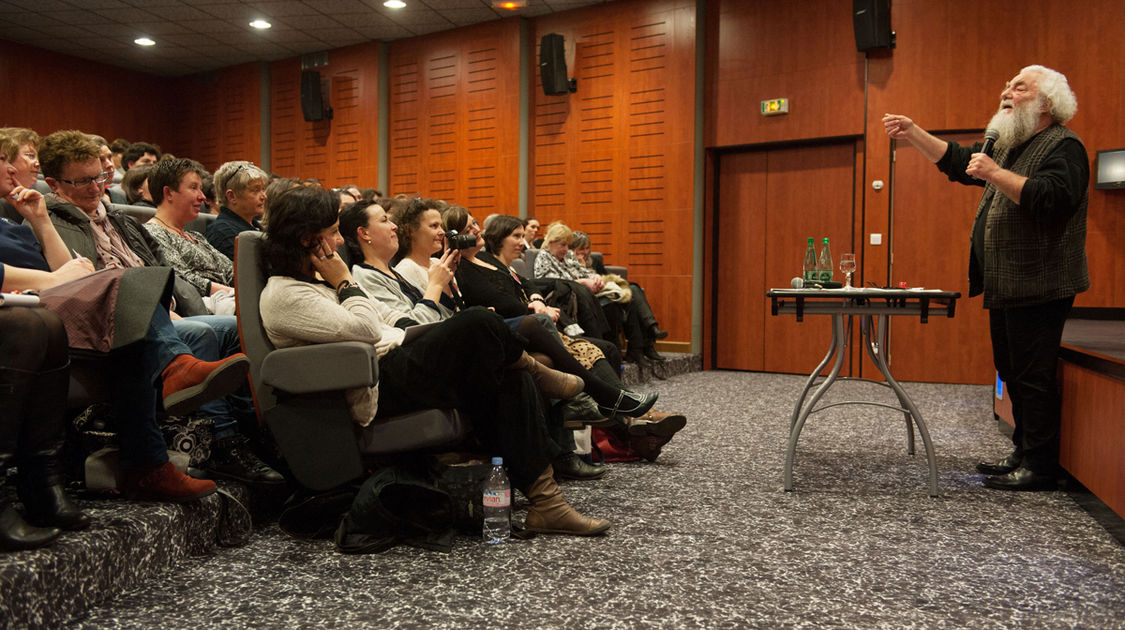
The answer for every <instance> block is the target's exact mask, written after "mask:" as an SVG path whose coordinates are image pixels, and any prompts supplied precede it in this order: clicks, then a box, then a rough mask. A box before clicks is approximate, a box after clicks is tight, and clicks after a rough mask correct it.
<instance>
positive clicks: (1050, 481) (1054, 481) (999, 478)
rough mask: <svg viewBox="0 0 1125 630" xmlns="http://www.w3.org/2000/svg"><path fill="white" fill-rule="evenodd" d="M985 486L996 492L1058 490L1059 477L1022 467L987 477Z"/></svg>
mask: <svg viewBox="0 0 1125 630" xmlns="http://www.w3.org/2000/svg"><path fill="white" fill-rule="evenodd" d="M984 485H985V486H987V487H989V488H992V489H994V490H1056V489H1058V477H1056V476H1055V475H1048V474H1044V473H1038V472H1035V471H1034V470H1032V469H1030V468H1027V467H1026V466H1023V465H1021V466H1020V467H1019V468H1016V469H1015V470H1013V471H1012V472H1010V473H1007V474H1005V475H993V476H991V477H985V478H984Z"/></svg>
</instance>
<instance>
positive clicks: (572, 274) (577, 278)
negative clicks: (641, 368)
mask: <svg viewBox="0 0 1125 630" xmlns="http://www.w3.org/2000/svg"><path fill="white" fill-rule="evenodd" d="M573 238H574V233H573V232H572V231H571V229H570V228H569V227H567V226H566V225H565V224H563V223H561V222H558V221H556V222H554V223H552V224H551V225H550V226H548V227H547V233H546V235H545V236H544V238H543V250H544V251H543V252H542V253H541V254H540V255H539V256H536V257H535V268H534V270H533V273H534V274H535V277H536V278H557V279H560V280H572V281H574V282H577V283H579V284H581V285H582V286H583V287H585V288H586V289H588V290H589V291H591V292H592V293H593V294H594V295H596V296H598V298H599V300H598V301H599V304H600V305H601V306H602V307H603V309H604V310H605V313H606V317H607V319H609V320H610V321H611V322H615V323H616V322H619V323H620V327H621V328H623V329H624V332H625V337H626V340H627V341H628V350H627V351H626V353H625V360H626V361H630V362H635V363H639V362H642V361H643V360H644V359H646V358H647V359H653V360H658V361H663V360H664V358H663V357H661V356H660V354H659V353H657V352H656V349H655V347H654V345H653V344H654V343H655V338H654V337H651V336H650V335H647V334H646V330H645V328H644V327H645V326H646V325H648V324H649V322H650V320H651V322H652V323H655V320H654V319H652V316H651V310H649V316H648V318H647V319H646V318H644V317H643V316H642V314H641V308H640V307H639V305H638V304H636V303H634V302H633V300H632V296H631V294H629V293H626V292H625V291H623V287H620V286H619V285H616V283H614V284H607V282H611V281H612V280H610V281H607V279H606V278H605V277H603V276H601V275H599V274H598V273H597V272H595V271H594V270H592V269H588V268H587V267H586V266H585V265H583V264H582V263H581V262H579V261H578V259H577V258H576V257H575V256H574V252H572V251H570V246H571V242H572V241H573ZM645 306H646V307H647V303H646V304H645ZM617 327H618V326H613V328H614V329H616V328H617ZM650 330H651V329H650Z"/></svg>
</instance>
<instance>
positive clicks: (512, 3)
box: [492, 0, 527, 11]
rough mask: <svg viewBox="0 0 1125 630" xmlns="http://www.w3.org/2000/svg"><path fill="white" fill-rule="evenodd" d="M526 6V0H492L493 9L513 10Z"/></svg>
mask: <svg viewBox="0 0 1125 630" xmlns="http://www.w3.org/2000/svg"><path fill="white" fill-rule="evenodd" d="M526 6H527V0H492V8H493V9H507V10H508V11H515V10H516V9H522V8H524V7H526Z"/></svg>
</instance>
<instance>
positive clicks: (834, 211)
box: [713, 143, 856, 374]
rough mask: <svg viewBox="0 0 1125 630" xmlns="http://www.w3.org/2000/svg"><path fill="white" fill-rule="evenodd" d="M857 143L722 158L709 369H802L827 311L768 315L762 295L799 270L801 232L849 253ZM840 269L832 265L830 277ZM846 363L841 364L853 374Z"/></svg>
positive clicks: (811, 357) (822, 339)
mask: <svg viewBox="0 0 1125 630" xmlns="http://www.w3.org/2000/svg"><path fill="white" fill-rule="evenodd" d="M855 154H856V147H855V145H854V143H843V144H839V143H838V144H828V145H813V146H800V147H786V148H771V149H763V150H759V151H750V152H746V153H739V154H731V155H724V156H722V157H721V158H720V164H719V182H718V191H717V195H716V197H717V204H716V213H715V219H714V221H715V222H716V226H717V234H716V237H715V243H716V244H717V251H716V254H715V258H714V260H715V265H714V267H715V268H714V270H713V272H714V273H713V277H714V278H715V300H714V308H715V317H714V320H715V321H714V326H715V340H716V343H715V344H714V348H715V351H714V354H715V366H716V367H718V368H721V369H735V370H761V371H766V372H788V373H796V374H801V373H808V372H809V371H811V370H812V368H814V367H815V366H816V364H817V363H818V362H819V361H820V359H821V358H822V357H823V356H824V352H825V351H826V350H827V348H828V343H829V339H830V338H831V327H830V323H829V320H828V318H826V317H822V316H817V317H806V318H805V320H804V321H803V322H800V323H798V322H797V321H796V319H795V318H794V317H792V316H776V317H775V316H772V315H770V314H769V304H768V302H767V301H766V297H765V293H766V291H767V290H769V289H770V288H775V287H788V286H789V283H790V281H791V280H792V279H793V278H794V277H797V276H800V275H801V263H802V261H803V259H804V253H805V246H806V239H807V238H808V237H810V236H812V237H814V238H815V239H816V242H817V247H818V250H819V247H820V242H821V240H822V239H823V238H824V237H826V236H827V237H828V238H829V242H830V244H831V248H832V255H833V258H834V259H835V260H839V255H840V254H841V253H843V252H845V251H855V249H854V245H855V242H854V240H853V234H852V225H853V223H854V221H853V218H854V206H853V199H854V190H853V181H854V178H855V160H856V158H855ZM838 274H839V272H838V271H837V275H838ZM850 364H851V360H850V358H849V360H848V362H847V363H846V364H845V371H844V373H845V374H849V373H850Z"/></svg>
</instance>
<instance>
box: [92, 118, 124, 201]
mask: <svg viewBox="0 0 1125 630" xmlns="http://www.w3.org/2000/svg"><path fill="white" fill-rule="evenodd" d="M90 139H91V140H93V141H94V144H96V145H98V158H99V159H100V160H101V161H102V170H103V171H105V172H106V173H109V180H108V181H107V182H106V183H105V195H103V196H104V197H105V199H106V201H108V202H110V203H125V191H124V190H122V189H121V185H120V183H119V182H120V181H121V176H119V175H118V174H117V169H116V167H114V164H113V150H112V149H110V148H109V143H107V142H106V141H105V138H103V137H101V136H98V135H93V134H91V135H90Z"/></svg>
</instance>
